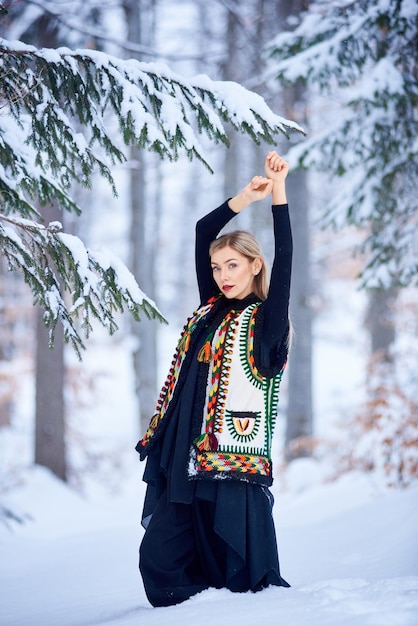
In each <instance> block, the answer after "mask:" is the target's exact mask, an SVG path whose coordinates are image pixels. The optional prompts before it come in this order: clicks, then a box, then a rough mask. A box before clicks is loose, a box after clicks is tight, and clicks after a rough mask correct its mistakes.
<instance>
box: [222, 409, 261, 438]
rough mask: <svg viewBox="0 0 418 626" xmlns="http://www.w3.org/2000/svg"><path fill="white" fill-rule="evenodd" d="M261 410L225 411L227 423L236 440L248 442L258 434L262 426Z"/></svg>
mask: <svg viewBox="0 0 418 626" xmlns="http://www.w3.org/2000/svg"><path fill="white" fill-rule="evenodd" d="M260 422H261V413H260V412H259V411H225V423H226V425H227V428H228V431H229V434H230V435H231V437H233V439H235V441H239V442H240V443H248V442H249V441H252V440H253V439H255V437H256V436H257V433H258V431H259V428H260Z"/></svg>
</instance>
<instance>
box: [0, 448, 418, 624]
mask: <svg viewBox="0 0 418 626" xmlns="http://www.w3.org/2000/svg"><path fill="white" fill-rule="evenodd" d="M310 463H313V461H311V462H310ZM297 464H298V462H296V463H295V465H294V466H293V467H294V468H296V466H297ZM300 469H301V470H302V475H303V474H304V475H305V476H306V472H305V470H306V469H309V468H307V467H306V466H304V461H303V460H302V461H301V462H300ZM294 471H296V469H295V470H294ZM135 474H136V475H135ZM300 483H301V481H300V477H299V479H298V485H299V486H298V488H297V489H293V488H290V489H288V490H287V491H284V492H282V491H281V490H280V488H279V487H276V488H275V489H274V495H275V498H276V504H275V521H276V527H277V533H278V543H279V552H280V560H281V568H282V573H283V575H284V576H285V577H286V579H287V580H289V582H290V583H291V585H292V587H291V588H290V589H283V588H274V587H273V588H269V589H267V590H265V591H263V592H261V593H258V594H252V593H247V594H233V593H230V592H229V591H227V590H224V589H223V590H215V589H209V590H207V591H205V592H203V593H201V594H198V595H197V596H195V597H193V598H191V599H190V600H188V601H187V602H185V603H183V604H181V605H178V606H175V607H170V608H165V609H153V608H152V607H151V606H150V605H149V604H148V602H147V600H146V597H145V594H144V590H143V587H142V582H141V579H140V575H139V572H138V570H137V546H138V543H139V541H140V539H141V536H142V530H141V527H140V524H139V514H140V509H141V500H142V496H143V492H144V490H143V486H142V483H141V482H140V471H139V468H137V471H136V473H135V472H133V474H132V480H128V481H127V482H125V484H124V487H123V489H122V491H121V493H119V494H118V495H116V496H113V497H111V496H109V495H107V496H106V495H103V494H99V495H96V497H95V498H94V497H90V498H89V499H88V500H87V499H83V498H82V497H81V496H79V495H77V494H75V493H74V492H73V491H71V490H70V489H69V488H68V487H67V486H65V485H64V484H62V483H61V482H60V481H58V480H57V479H55V478H54V477H53V476H52V475H50V474H49V473H48V471H47V470H44V469H42V468H37V469H33V470H31V471H30V472H29V474H28V476H27V479H26V483H25V484H24V485H23V486H22V487H20V488H19V489H15V491H14V492H13V497H11V498H10V501H9V502H8V504H9V505H13V507H14V510H16V509H17V510H20V511H21V512H25V511H26V512H30V519H29V520H27V521H26V523H25V524H24V525H21V526H17V525H16V524H14V525H13V526H12V528H9V529H7V528H3V529H1V530H0V542H1V544H2V545H1V547H2V561H1V564H0V586H1V589H2V596H3V600H2V602H1V604H0V623H1V624H2V625H4V626H23V625H26V624H31V623H32V624H35V623H36V624H42V626H86V625H93V624H100V625H103V624H109V625H115V626H116V625H118V626H123V625H130V624H138V623H141V624H146V625H147V626H151V625H153V624H156V625H157V624H158V625H159V624H160V623H161V622H162V621H164V620H166V621H168V622H169V623H170V626H177V625H179V626H180V625H181V626H183V624H190V623H192V622H193V621H195V620H197V619H198V620H199V623H200V624H203V625H205V624H212V623H213V619H214V616H216V622H217V623H218V624H229V623H230V621H231V619H233V621H234V622H235V623H240V624H253V623H254V621H255V620H257V622H260V623H274V624H276V623H277V624H281V623H283V624H291V625H292V626H305V625H306V624H307V623H309V624H310V625H311V626H325V625H328V624H332V625H334V624H338V625H339V626H340V625H343V626H351V625H359V624H361V625H370V626H386V625H388V626H415V625H416V624H417V619H416V616H417V615H418V563H417V560H418V559H417V555H418V533H417V528H418V507H417V506H416V504H417V496H418V490H417V488H410V489H409V490H406V491H403V492H399V491H389V490H387V489H385V488H383V487H379V486H378V485H376V484H373V482H372V480H371V479H370V477H368V476H366V475H363V474H351V475H345V476H344V477H342V478H341V479H340V480H339V481H337V482H334V483H331V484H323V483H322V482H319V483H318V484H317V485H316V486H312V485H310V486H309V487H308V488H303V485H301V484H300ZM305 487H306V485H305Z"/></svg>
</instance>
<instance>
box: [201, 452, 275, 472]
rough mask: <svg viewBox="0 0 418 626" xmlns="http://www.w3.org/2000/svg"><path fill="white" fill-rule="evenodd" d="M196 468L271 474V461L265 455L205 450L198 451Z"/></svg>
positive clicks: (209, 470) (208, 470)
mask: <svg viewBox="0 0 418 626" xmlns="http://www.w3.org/2000/svg"><path fill="white" fill-rule="evenodd" d="M196 469H197V470H198V471H203V472H240V473H244V474H259V475H261V476H270V474H271V463H270V461H269V459H268V458H267V457H265V456H259V455H254V454H230V453H227V452H212V451H209V452H206V451H205V452H198V453H197V456H196Z"/></svg>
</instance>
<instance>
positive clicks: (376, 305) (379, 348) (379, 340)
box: [366, 287, 398, 363]
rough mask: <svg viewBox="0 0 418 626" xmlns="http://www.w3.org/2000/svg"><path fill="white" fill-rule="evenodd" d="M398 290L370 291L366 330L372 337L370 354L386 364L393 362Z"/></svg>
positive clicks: (393, 288)
mask: <svg viewBox="0 0 418 626" xmlns="http://www.w3.org/2000/svg"><path fill="white" fill-rule="evenodd" d="M397 297H398V289H397V288H396V287H392V288H391V289H370V290H369V304H368V310H367V316H366V328H367V330H368V331H369V335H370V352H371V354H372V355H376V356H379V357H380V359H382V360H383V361H385V362H386V363H390V362H391V361H392V358H393V355H392V354H391V351H390V350H391V347H392V345H393V343H394V341H395V322H394V310H395V303H396V299H397Z"/></svg>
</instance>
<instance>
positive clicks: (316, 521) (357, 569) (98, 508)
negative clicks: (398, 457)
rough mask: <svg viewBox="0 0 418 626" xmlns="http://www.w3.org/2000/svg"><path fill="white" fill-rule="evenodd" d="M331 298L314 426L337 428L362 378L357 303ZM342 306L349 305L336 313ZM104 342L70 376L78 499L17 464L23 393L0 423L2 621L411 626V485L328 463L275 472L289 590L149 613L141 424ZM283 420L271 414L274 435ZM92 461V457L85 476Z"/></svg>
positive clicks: (26, 424) (126, 371) (417, 571)
mask: <svg viewBox="0 0 418 626" xmlns="http://www.w3.org/2000/svg"><path fill="white" fill-rule="evenodd" d="M333 294H334V300H333V301H335V302H336V304H335V305H334V306H332V307H329V309H327V311H324V312H323V313H322V315H321V321H320V323H318V324H317V326H316V333H317V338H318V346H317V349H316V352H315V362H316V368H315V371H316V381H315V386H314V387H315V414H316V416H317V419H316V430H317V433H318V434H319V435H321V436H327V435H334V433H335V432H336V429H338V423H340V422H341V421H342V422H343V423H344V420H345V418H346V416H350V415H352V414H353V407H355V405H356V403H357V402H358V401H359V399H361V385H360V384H359V381H361V379H362V378H363V372H362V369H361V368H360V367H359V362H360V359H359V356H358V355H361V354H362V346H361V342H362V339H361V337H360V338H359V333H358V332H356V331H355V328H356V320H357V319H358V317H359V312H358V311H357V310H356V308H355V307H357V302H358V301H356V300H355V299H354V298H353V297H352V296H351V295H350V298H347V297H342V294H341V291H339V290H336V289H334V291H333ZM340 303H342V305H341V304H340ZM347 303H349V305H350V306H348V304H347ZM331 304H332V303H331ZM337 305H338V306H337ZM339 306H343V307H344V309H345V310H346V312H348V315H345V316H344V318H341V319H340V317H339V316H338V315H337V314H336V313H337V312H338V310H339V308H338V307H339ZM353 307H354V308H353ZM357 326H358V323H357ZM342 331H343V332H342ZM171 333H172V330H171V329H170V328H169V329H167V330H166V331H164V334H163V335H162V337H163V341H162V344H164V345H165V344H167V345H169V346H172V345H173V343H174V338H173V337H171ZM166 335H167V336H166ZM113 341H116V343H112V345H111V348H110V349H109V347H107V348H105V347H103V349H101V348H100V345H101V344H100V341H99V343H98V345H93V346H91V347H92V348H93V349H89V351H88V352H87V354H86V355H85V358H84V360H83V364H82V366H80V367H82V370H81V371H80V373H79V378H78V379H77V380H79V379H80V377H81V378H82V379H83V380H84V381H85V385H84V387H82V388H81V390H80V388H79V387H77V394H76V395H77V398H78V404H74V405H71V407H70V409H71V411H70V415H71V423H70V430H71V437H70V439H71V444H72V445H71V459H72V462H73V464H74V465H75V466H76V467H78V468H79V471H80V478H84V475H85V474H86V475H87V478H85V482H84V485H83V486H84V493H85V495H84V496H81V495H80V494H78V493H77V492H76V491H75V490H74V489H70V488H69V487H68V486H66V485H64V484H62V483H61V482H60V481H58V480H56V479H55V478H54V477H53V476H51V475H50V474H49V473H48V472H47V471H46V470H43V469H41V468H31V469H24V468H25V467H26V468H27V467H29V468H30V463H31V460H30V459H31V454H32V449H31V445H30V442H31V439H32V435H31V433H32V429H33V425H32V421H31V419H29V417H30V415H31V414H32V412H31V411H30V410H29V409H25V406H26V404H27V402H26V400H25V401H24V402H23V401H22V402H20V408H21V413H22V415H18V416H17V417H16V419H15V423H14V425H13V428H12V429H2V432H0V477H2V481H1V484H0V487H1V486H2V490H3V493H2V504H3V505H5V506H9V507H10V508H11V509H12V510H13V511H14V512H16V513H20V514H21V515H22V516H23V517H26V522H25V524H22V525H19V524H16V523H12V522H11V523H10V524H9V527H6V526H5V525H0V551H1V560H0V626H95V625H98V626H100V625H102V626H107V625H109V626H133V625H140V626H154V625H155V626H161V624H162V623H166V624H169V626H189V625H191V624H194V623H198V624H199V626H206V625H208V626H209V624H210V625H212V624H213V623H216V624H217V626H224V625H225V626H226V625H228V626H230V624H231V623H232V624H239V625H240V626H246V625H247V624H248V625H251V626H254V624H264V623H268V624H271V625H274V626H354V625H355V626H418V485H417V484H416V483H415V486H412V487H410V488H408V489H406V490H403V491H400V490H389V489H388V488H387V487H385V486H384V485H383V481H378V479H377V478H376V477H373V476H372V475H370V474H367V475H366V474H359V473H351V474H345V475H343V476H342V477H341V478H340V479H339V480H338V481H336V482H332V483H327V482H326V481H324V477H325V476H329V475H330V474H331V473H332V472H331V471H330V470H331V469H332V468H330V467H329V464H330V462H331V459H328V461H327V462H326V461H322V463H318V462H316V461H314V460H308V459H305V460H299V461H294V462H293V463H291V465H290V467H289V468H288V470H287V471H286V473H285V475H284V476H281V475H280V469H279V468H278V467H277V469H276V471H277V472H278V473H279V476H277V479H276V481H275V485H274V489H273V492H274V496H275V500H276V504H275V508H274V514H275V521H276V528H277V535H278V543H279V554H280V562H281V570H282V574H283V576H284V577H285V578H286V580H288V581H289V583H290V584H291V585H292V587H291V588H290V589H283V588H270V589H267V590H265V591H263V592H261V593H258V594H252V593H248V594H232V593H230V592H228V591H226V590H213V589H212V590H208V591H206V592H203V593H201V594H199V595H197V596H196V597H194V598H192V599H190V600H189V601H187V602H185V603H184V604H182V605H179V606H176V607H170V608H166V609H153V608H152V607H151V606H150V605H149V604H148V602H147V600H146V597H145V594H144V590H143V587H142V582H141V579H140V576H139V572H138V568H137V553H138V544H139V542H140V540H141V536H142V532H143V531H142V529H141V526H140V524H139V518H140V512H141V508H142V501H143V496H144V486H143V484H142V482H141V468H142V465H140V464H139V463H138V461H137V457H136V453H135V452H134V450H133V446H134V444H135V442H136V440H137V438H138V432H137V430H138V424H137V408H136V404H135V402H134V401H133V392H132V390H133V380H132V373H131V371H130V350H129V342H128V344H126V342H125V341H123V340H122V341H121V342H120V343H117V340H112V342H113ZM358 342H360V345H359V343H358ZM102 350H103V351H102ZM110 350H111V351H110ZM170 350H171V348H170ZM109 354H111V355H112V358H109ZM170 354H171V352H170ZM341 364H343V368H342V365H341ZM161 367H162V376H164V374H165V366H164V364H163V363H161ZM75 375H76V374H74V376H75ZM90 380H94V384H93V385H90V384H89V381H90ZM26 396H27V400H28V401H29V399H30V397H31V392H30V390H28V391H26V392H24V393H23V390H22V394H21V395H19V397H20V398H23V399H25V398H26ZM25 415H26V417H25ZM281 428H282V422H281V421H280V420H279V424H278V431H279V432H278V438H277V442H276V443H277V445H280V430H281ZM80 441H81V442H82V443H83V445H82V446H80V444H79V443H78V444H77V442H80ZM24 442H25V443H24ZM86 445H87V448H88V449H89V451H90V453H94V454H93V457H89V456H88V455H86V451H85V448H84V446H86ZM92 459H93V461H94V460H95V459H100V464H99V466H98V467H94V464H93V470H94V471H93V475H90V478H89V472H90V473H92V468H91V462H92ZM15 465H16V468H15ZM76 478H77V477H76ZM99 479H100V480H101V481H102V483H103V484H106V489H105V488H104V487H103V486H101V483H100V482H99ZM7 484H8V485H9V488H8V489H6V487H7ZM73 484H77V480H74V478H73ZM112 494H113V495H112Z"/></svg>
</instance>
